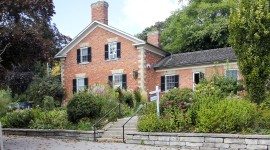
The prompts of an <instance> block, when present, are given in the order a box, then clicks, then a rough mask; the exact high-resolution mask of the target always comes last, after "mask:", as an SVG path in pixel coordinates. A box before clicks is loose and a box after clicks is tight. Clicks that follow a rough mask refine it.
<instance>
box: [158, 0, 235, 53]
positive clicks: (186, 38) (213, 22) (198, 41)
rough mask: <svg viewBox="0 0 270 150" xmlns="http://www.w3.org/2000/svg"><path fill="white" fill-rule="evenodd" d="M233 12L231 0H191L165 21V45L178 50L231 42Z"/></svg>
mask: <svg viewBox="0 0 270 150" xmlns="http://www.w3.org/2000/svg"><path fill="white" fill-rule="evenodd" d="M229 12H230V9H229V2H228V0H191V1H190V3H189V5H188V6H187V7H185V8H184V9H182V10H178V11H175V12H174V13H173V14H172V15H171V16H170V17H169V18H168V19H167V20H166V21H165V27H164V30H163V31H162V35H161V38H162V47H163V49H165V50H166V51H169V52H173V53H178V52H190V51H198V50H205V49H211V48H221V47H227V46H229V44H228V36H229V34H228V17H229Z"/></svg>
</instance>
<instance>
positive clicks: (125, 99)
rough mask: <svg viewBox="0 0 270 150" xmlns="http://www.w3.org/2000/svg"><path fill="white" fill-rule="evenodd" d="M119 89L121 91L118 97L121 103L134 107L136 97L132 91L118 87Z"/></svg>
mask: <svg viewBox="0 0 270 150" xmlns="http://www.w3.org/2000/svg"><path fill="white" fill-rule="evenodd" d="M117 91H118V92H119V96H118V99H119V101H120V103H125V104H127V105H128V106H129V107H132V108H133V107H134V97H133V94H132V92H130V91H125V90H121V89H117Z"/></svg>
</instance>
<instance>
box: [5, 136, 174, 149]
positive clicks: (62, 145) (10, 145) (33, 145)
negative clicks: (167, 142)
mask: <svg viewBox="0 0 270 150" xmlns="http://www.w3.org/2000/svg"><path fill="white" fill-rule="evenodd" d="M100 149H103V150H107V149H108V150H173V148H166V147H154V146H144V145H134V144H124V143H98V142H89V141H77V140H62V139H51V138H39V137H24V136H4V150H100Z"/></svg>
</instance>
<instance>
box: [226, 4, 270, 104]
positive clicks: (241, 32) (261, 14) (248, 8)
mask: <svg viewBox="0 0 270 150" xmlns="http://www.w3.org/2000/svg"><path fill="white" fill-rule="evenodd" d="M229 31H230V43H231V45H232V47H233V49H234V50H235V53H236V56H237V61H238V65H239V67H240V71H241V73H242V75H243V77H244V81H245V85H246V89H247V91H248V94H249V97H250V98H251V100H252V101H253V102H256V103H261V102H262V101H263V100H264V99H265V95H266V94H265V92H266V82H267V79H269V76H270V42H269V41H270V11H269V0H253V1H251V0H231V16H230V21H229Z"/></svg>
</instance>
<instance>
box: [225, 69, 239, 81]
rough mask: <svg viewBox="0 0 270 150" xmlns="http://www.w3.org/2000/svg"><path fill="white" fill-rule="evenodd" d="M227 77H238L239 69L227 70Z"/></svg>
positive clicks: (235, 78)
mask: <svg viewBox="0 0 270 150" xmlns="http://www.w3.org/2000/svg"><path fill="white" fill-rule="evenodd" d="M226 78H229V79H234V80H237V79H238V71H237V70H226Z"/></svg>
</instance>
